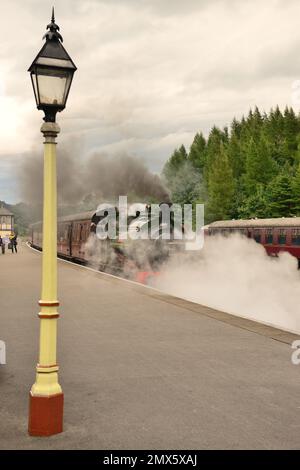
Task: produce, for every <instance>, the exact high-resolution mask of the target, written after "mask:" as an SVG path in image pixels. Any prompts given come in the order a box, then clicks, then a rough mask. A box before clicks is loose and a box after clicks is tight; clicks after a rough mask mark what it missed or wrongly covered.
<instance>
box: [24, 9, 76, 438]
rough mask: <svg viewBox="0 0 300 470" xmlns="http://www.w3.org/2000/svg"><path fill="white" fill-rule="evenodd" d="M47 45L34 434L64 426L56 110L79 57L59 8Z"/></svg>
mask: <svg viewBox="0 0 300 470" xmlns="http://www.w3.org/2000/svg"><path fill="white" fill-rule="evenodd" d="M43 39H45V40H46V42H45V44H44V45H43V47H42V49H41V50H40V52H39V53H38V55H37V57H36V58H35V60H34V61H33V63H32V65H31V66H30V68H29V70H28V71H29V72H30V76H31V81H32V86H33V91H34V96H35V100H36V104H37V108H38V109H40V110H42V111H44V114H45V117H44V123H43V125H42V127H41V132H42V133H43V135H44V138H45V140H44V201H43V255H42V294H41V300H40V301H39V305H40V313H39V318H40V343H39V360H38V364H37V367H36V380H35V383H34V384H33V386H32V388H31V391H30V404H29V426H28V432H29V434H30V435H32V436H50V435H52V434H57V433H60V432H62V430H63V400H64V397H63V392H62V389H61V386H60V385H59V383H58V365H57V360H56V343H57V319H58V317H59V314H58V312H57V307H58V306H59V302H58V299H57V187H56V137H57V135H58V133H59V132H60V129H59V126H58V125H57V123H56V113H57V112H60V111H62V110H63V109H64V108H65V106H66V102H67V98H68V94H69V91H70V87H71V83H72V78H73V75H74V72H75V70H76V66H75V65H74V62H73V61H72V59H71V58H70V56H69V54H68V53H67V51H66V50H65V48H64V47H63V45H62V41H63V39H62V36H61V35H60V33H59V26H57V24H56V23H55V18H54V9H53V10H52V18H51V22H50V24H48V26H47V32H46V34H45V35H44V37H43Z"/></svg>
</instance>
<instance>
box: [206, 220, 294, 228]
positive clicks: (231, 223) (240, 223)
mask: <svg viewBox="0 0 300 470" xmlns="http://www.w3.org/2000/svg"><path fill="white" fill-rule="evenodd" d="M247 227H249V228H251V227H300V217H281V218H276V219H248V220H217V221H216V222H212V223H211V224H209V225H208V226H206V228H247Z"/></svg>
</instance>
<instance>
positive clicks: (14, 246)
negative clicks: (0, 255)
mask: <svg viewBox="0 0 300 470" xmlns="http://www.w3.org/2000/svg"><path fill="white" fill-rule="evenodd" d="M8 248H10V249H11V252H12V253H13V252H15V253H17V236H16V235H15V234H14V233H13V232H11V234H10V236H9V245H8Z"/></svg>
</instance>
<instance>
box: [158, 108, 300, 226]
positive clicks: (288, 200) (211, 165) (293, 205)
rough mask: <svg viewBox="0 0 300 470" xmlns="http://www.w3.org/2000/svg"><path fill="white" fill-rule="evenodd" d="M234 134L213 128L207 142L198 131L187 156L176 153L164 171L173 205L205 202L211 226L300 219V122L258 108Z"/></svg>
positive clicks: (288, 111)
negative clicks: (243, 220)
mask: <svg viewBox="0 0 300 470" xmlns="http://www.w3.org/2000/svg"><path fill="white" fill-rule="evenodd" d="M229 129H230V130H229V131H228V129H227V128H224V129H223V130H222V129H220V128H218V127H216V126H214V127H212V129H211V131H210V133H209V135H208V138H207V139H205V138H204V136H203V134H202V133H201V132H198V133H197V134H196V135H195V138H194V141H193V143H192V145H191V147H190V150H189V152H188V153H187V152H186V149H185V147H183V146H182V147H180V148H179V149H178V150H175V151H174V153H173V155H172V156H171V157H170V159H169V160H168V162H167V163H166V165H165V167H164V171H163V174H164V176H165V179H166V181H167V184H168V186H169V188H170V190H171V193H172V198H173V201H174V202H180V201H183V200H184V201H188V200H189V201H190V202H193V203H195V202H196V201H198V200H201V201H203V202H204V203H205V207H206V221H208V222H209V221H211V220H217V219H226V218H252V217H288V216H293V215H300V117H299V116H297V115H296V114H295V112H294V111H293V109H292V108H288V107H286V109H285V110H284V112H281V111H280V109H279V107H278V106H277V107H276V108H275V109H271V111H270V112H269V113H268V114H267V113H261V112H260V111H259V109H258V108H257V107H256V108H255V109H254V111H252V110H250V112H249V114H248V116H247V117H242V118H241V119H240V120H238V119H236V118H234V119H233V121H232V123H231V126H230V128H229ZM186 162H189V163H190V165H189V166H186ZM183 169H184V175H185V177H184V181H185V182H184V181H183V180H182V181H181V183H182V184H186V185H187V188H186V191H185V189H184V188H183V187H182V185H181V187H180V190H179V189H178V181H179V177H178V175H179V174H180V173H181V171H182V170H183ZM188 174H190V175H191V176H190V177H189V176H188ZM193 185H195V191H193V188H192V187H193ZM184 194H185V195H184ZM183 195H184V196H183ZM193 198H195V199H193Z"/></svg>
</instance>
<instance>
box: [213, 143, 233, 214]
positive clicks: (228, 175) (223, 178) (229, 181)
mask: <svg viewBox="0 0 300 470" xmlns="http://www.w3.org/2000/svg"><path fill="white" fill-rule="evenodd" d="M233 196H234V178H233V173H232V169H231V167H230V164H229V159H228V156H227V154H226V152H225V149H224V146H223V145H222V146H221V149H220V153H219V155H218V157H217V158H216V160H215V162H214V166H213V168H212V169H211V172H210V175H209V181H208V203H207V207H206V210H207V218H208V220H221V219H228V218H231V215H232V208H233Z"/></svg>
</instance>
